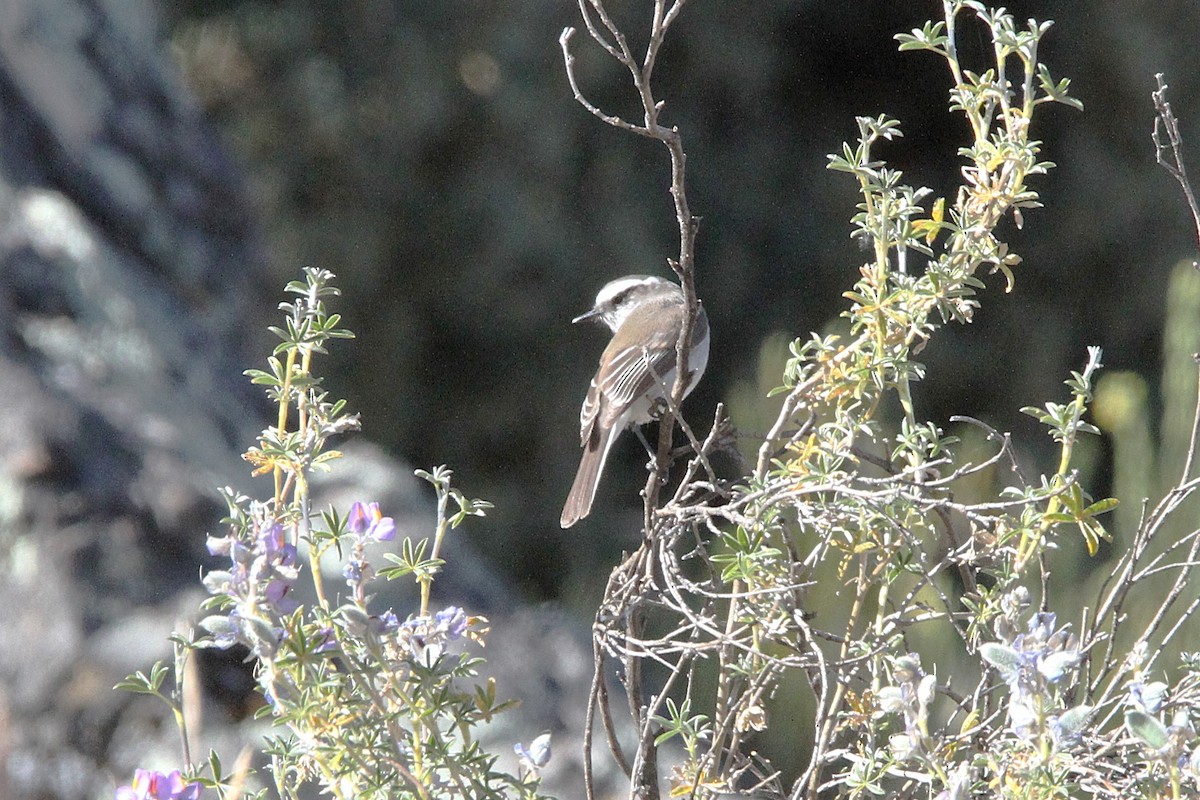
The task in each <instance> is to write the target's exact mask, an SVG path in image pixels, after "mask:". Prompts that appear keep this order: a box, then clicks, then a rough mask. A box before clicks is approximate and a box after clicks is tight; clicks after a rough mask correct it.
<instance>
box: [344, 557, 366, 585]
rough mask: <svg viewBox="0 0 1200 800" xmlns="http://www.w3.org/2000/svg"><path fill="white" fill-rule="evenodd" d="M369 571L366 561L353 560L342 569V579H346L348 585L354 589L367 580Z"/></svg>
mask: <svg viewBox="0 0 1200 800" xmlns="http://www.w3.org/2000/svg"><path fill="white" fill-rule="evenodd" d="M369 569H370V568H369V567H368V566H367V563H366V562H365V561H360V560H359V559H357V558H352V559H350V560H349V561H347V562H346V566H344V567H342V577H344V578H345V579H346V583H347V584H349V585H350V587H351V588H354V587H356V586H358V585H359V584H361V583H362V582H363V581H365V580H366V579H367V572H368V571H369Z"/></svg>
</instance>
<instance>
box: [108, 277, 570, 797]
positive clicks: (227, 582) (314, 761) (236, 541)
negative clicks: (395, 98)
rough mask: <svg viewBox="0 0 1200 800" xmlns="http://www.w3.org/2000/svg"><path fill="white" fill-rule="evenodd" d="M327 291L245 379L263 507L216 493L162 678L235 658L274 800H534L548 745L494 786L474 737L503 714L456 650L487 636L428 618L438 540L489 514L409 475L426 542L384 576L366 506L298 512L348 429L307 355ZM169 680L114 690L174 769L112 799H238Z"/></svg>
mask: <svg viewBox="0 0 1200 800" xmlns="http://www.w3.org/2000/svg"><path fill="white" fill-rule="evenodd" d="M332 278H333V275H332V274H331V273H329V272H327V271H325V270H321V269H315V268H308V269H306V270H305V271H304V280H303V281H301V282H294V283H292V284H290V285H289V286H288V287H287V290H288V292H290V293H292V294H293V295H294V296H295V299H294V300H292V301H291V302H286V303H283V304H282V305H281V306H280V307H281V309H282V310H283V311H284V312H285V318H284V325H283V327H280V328H272V329H271V330H272V331H274V332H275V333H276V334H277V335H278V336H279V338H280V340H281V341H280V344H279V345H278V346H277V347H276V349H275V352H274V354H273V355H272V356H271V358H270V359H269V360H268V368H267V369H266V370H251V371H249V372H248V373H247V374H248V375H249V377H250V378H251V380H252V381H253V382H254V383H255V384H258V385H260V386H263V387H264V388H265V389H266V392H267V395H268V396H269V397H270V399H271V400H272V401H274V402H275V403H276V405H277V407H278V416H277V420H276V424H275V425H273V426H272V427H270V428H268V429H267V430H265V431H263V433H262V435H261V436H260V437H259V440H258V442H257V443H256V444H255V445H254V446H253V447H251V448H250V449H249V450H248V451H247V452H246V454H245V458H246V460H247V461H248V462H250V464H252V465H253V467H254V472H255V473H256V474H260V475H269V476H270V478H271V486H272V487H273V492H272V494H271V495H270V496H269V497H267V498H265V499H252V498H250V497H248V496H246V495H244V494H241V493H240V492H237V491H234V490H233V489H228V488H227V489H224V490H223V491H222V494H223V496H224V498H225V502H226V504H227V505H228V509H229V514H228V517H227V518H226V519H225V520H224V521H223V524H224V525H225V529H224V533H223V535H221V536H209V539H208V549H209V552H210V553H212V554H213V555H214V556H218V557H221V558H225V559H227V566H226V567H225V568H224V569H218V570H212V571H209V572H208V573H207V574H206V575H205V576H204V586H205V588H206V589H207V590H208V592H209V594H210V595H211V596H210V597H209V599H208V600H207V601H206V602H205V603H204V609H205V610H206V611H207V612H209V613H208V616H206V617H204V618H203V619H202V620H201V621H200V629H201V630H202V631H203V633H202V634H201V635H199V636H194V637H189V636H185V635H182V634H180V635H177V636H176V637H175V648H176V663H175V670H174V672H175V675H176V680H177V681H178V680H179V676H182V675H183V674H184V669H183V662H184V661H185V660H186V658H187V657H188V654H189V653H190V652H191V651H192V650H194V649H195V648H204V647H215V648H228V647H231V646H234V645H240V646H243V647H245V648H246V649H247V650H248V651H249V653H250V656H251V657H252V658H253V660H254V674H255V677H256V679H257V682H258V690H259V692H260V693H261V694H262V697H263V698H264V700H265V704H264V705H263V707H262V710H261V712H260V714H261V715H262V716H266V717H269V718H270V719H271V721H272V723H273V726H274V727H273V730H274V731H276V732H275V733H274V734H273V735H271V736H270V737H269V739H268V741H267V744H266V747H265V751H266V753H267V754H268V755H269V756H270V772H271V775H272V777H273V779H274V786H275V790H276V792H277V794H278V796H279V797H281V798H294V797H298V796H299V794H300V792H301V791H302V788H303V787H304V786H305V785H308V784H314V785H316V786H317V787H319V788H320V789H321V790H322V791H323V792H324V793H326V794H328V795H330V796H333V797H337V798H422V800H424V799H426V798H444V797H479V798H499V797H505V798H531V799H532V798H536V797H538V796H539V794H538V784H539V782H540V770H541V768H542V767H544V766H545V765H546V763H547V761H548V760H549V757H550V746H549V739H548V737H546V736H541V737H538V738H537V739H535V740H534V741H533V742H532V743H531V745H530V747H529V748H526V747H524V746H523V745H521V744H517V745H515V749H516V751H517V755H518V756H519V763H520V775H518V776H514V775H510V774H507V773H505V772H502V771H500V770H498V769H497V766H496V764H497V755H496V754H493V753H490V752H488V751H486V750H485V749H484V748H483V747H482V746H481V745H480V743H479V741H478V739H477V737H476V731H477V729H478V728H479V726H481V725H485V724H487V722H489V721H490V720H491V719H492V718H493V717H494V716H495V715H496V714H498V713H500V712H502V711H503V710H504V709H505V708H506V707H508V705H509V703H507V702H502V701H500V700H498V699H497V687H496V686H495V683H494V682H493V681H487V682H482V683H481V682H479V681H478V680H477V674H478V667H479V664H480V659H479V658H478V657H477V656H475V655H473V654H472V651H471V650H470V649H469V643H471V642H477V643H482V642H483V640H484V637H485V636H486V635H487V632H488V626H487V620H486V619H484V618H483V617H480V616H472V615H470V614H468V613H467V612H466V611H464V610H463V609H461V608H458V607H455V606H449V607H445V608H441V609H435V607H434V606H432V605H431V602H432V587H433V583H434V581H435V579H436V577H437V574H438V572H439V570H440V568H441V566H442V564H443V561H442V559H441V556H440V554H441V550H442V544H443V542H444V539H445V537H446V535H447V534H448V533H449V532H450V531H451V530H453V529H454V528H457V527H458V526H459V525H460V524H461V523H462V522H464V521H465V520H466V519H467V518H469V517H481V516H483V515H484V513H485V511H486V510H487V509H488V508H489V507H490V505H489V504H488V503H486V502H483V501H480V500H472V499H469V498H467V497H466V496H465V495H463V494H462V493H461V492H460V491H459V490H458V489H456V488H454V487H453V486H452V485H451V476H452V473H451V471H450V470H449V469H446V468H445V467H438V468H437V469H434V470H432V471H431V472H426V471H424V470H420V471H418V473H417V474H418V475H419V476H420V477H422V478H423V479H425V480H426V481H428V482H429V483H430V484H432V486H433V489H434V491H435V493H436V495H437V516H436V520H435V525H434V533H433V536H432V537H431V538H428V539H422V540H420V541H412V540H411V539H407V538H406V539H404V540H403V541H402V542H400V543H399V548H398V549H399V553H398V554H396V553H388V554H387V556H386V558H387V563H386V564H382V565H377V564H372V563H371V561H370V560H369V558H368V555H367V545H369V544H371V543H379V542H391V541H393V540H394V539H395V538H396V526H395V522H394V521H393V519H392V518H391V517H388V516H386V515H385V514H384V513H383V510H382V509H380V507H379V504H378V503H376V502H372V501H369V500H364V501H361V502H356V503H354V504H353V505H352V506H351V507H350V508H349V509H348V510H347V511H346V512H345V513H341V512H339V511H338V510H337V509H334V508H329V509H326V510H323V511H321V512H320V513H316V512H314V510H313V509H312V506H311V502H312V501H311V497H310V494H309V482H310V477H311V475H312V474H313V473H314V472H315V471H317V470H324V469H328V468H329V467H330V465H331V464H332V463H333V462H334V461H336V460H337V459H338V458H339V457H340V455H341V454H340V453H338V452H337V451H336V450H332V449H329V447H328V445H329V441H330V439H331V438H332V437H334V436H337V435H339V434H343V433H346V432H349V431H353V430H355V429H357V428H358V419H357V417H355V416H352V415H348V414H346V413H345V404H344V403H343V402H341V401H336V402H335V401H330V400H329V399H328V395H327V394H326V391H325V389H324V387H323V382H322V380H321V378H320V377H319V376H318V374H317V373H316V372H315V371H314V369H313V358H314V356H316V355H318V354H322V353H324V352H325V351H326V347H327V345H328V344H329V343H330V342H332V341H334V340H338V339H347V338H350V337H351V334H350V333H349V332H348V331H346V330H344V329H342V328H340V327H339V324H340V319H339V316H338V315H337V314H334V313H330V312H329V311H328V310H327V309H326V302H327V300H328V299H329V298H331V297H334V296H336V295H337V294H338V292H337V290H336V289H335V288H334V286H333V285H332V284H331V280H332ZM331 553H336V554H337V556H338V557H339V558H340V559H341V562H342V564H343V569H342V574H341V578H342V581H341V582H340V583H339V585H337V586H336V587H334V586H327V585H326V584H325V579H324V577H323V573H322V571H321V569H320V564H321V561H322V559H323V558H325V557H326V556H327V555H329V554H331ZM303 554H307V563H305V559H304V558H303ZM401 579H412V580H415V581H416V583H417V585H418V587H419V590H420V604H419V607H417V608H415V609H411V610H408V611H397V610H395V609H391V608H387V609H381V608H376V607H375V606H374V605H373V603H372V585H373V584H375V583H376V582H378V581H381V580H382V581H388V580H401ZM300 581H307V582H309V583H310V584H311V594H312V596H313V597H315V601H314V602H310V603H304V602H300V601H299V600H298V599H297V598H298V596H299V594H300V592H299V591H297V589H298V583H299V582H300ZM170 671H171V670H170V669H168V668H167V667H166V666H164V665H163V664H157V665H155V667H154V668H153V669H152V670H151V671H150V673H149V674H148V675H147V674H145V673H138V674H136V675H133V676H131V677H130V678H129V679H128V680H127V681H126V682H125V683H124V684H122V687H123V688H127V689H131V690H133V691H138V692H143V693H148V694H153V695H156V696H158V697H161V698H162V699H164V700H165V701H167V702H168V703H169V704H170V705H171V707H172V709H173V710H174V712H175V717H176V720H177V722H178V724H179V728H180V735H181V738H182V741H183V746H184V751H183V760H184V762H185V764H184V770H183V772H182V773H181V772H179V771H176V772H172V773H170V774H169V775H161V774H158V773H149V772H146V771H139V772H138V773H137V776H136V777H135V779H134V782H133V784H132V785H131V786H129V787H123V788H122V789H120V790H119V791H118V793H117V796H118V798H121V800H125V798H137V800H147V799H148V798H188V799H189V800H194V799H195V798H197V797H200V796H201V794H200V792H201V789H203V788H209V789H212V790H213V791H214V792H215V793H216V796H218V797H222V798H223V797H227V796H235V795H237V794H238V792H239V791H240V788H235V787H240V785H241V783H242V779H243V777H244V776H229V775H226V774H224V773H223V771H222V766H221V761H220V758H219V757H218V756H217V755H216V754H215V753H212V754H210V756H209V758H208V760H207V762H206V763H205V764H204V765H202V766H201V765H197V764H193V763H192V761H191V755H190V751H189V742H188V731H187V725H186V718H185V717H186V715H185V714H184V712H183V705H182V701H181V699H180V698H181V697H182V693H181V692H180V691H179V690H178V688H177V689H176V691H174V692H170V693H168V692H165V691H164V689H163V687H164V684H165V682H166V681H165V679H166V677H167V675H168V673H169V672H170ZM265 794H266V789H263V790H261V791H260V792H259V793H258V796H265Z"/></svg>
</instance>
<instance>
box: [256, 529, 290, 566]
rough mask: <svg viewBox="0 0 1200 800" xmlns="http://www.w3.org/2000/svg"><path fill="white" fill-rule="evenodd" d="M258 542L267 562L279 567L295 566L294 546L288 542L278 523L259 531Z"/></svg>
mask: <svg viewBox="0 0 1200 800" xmlns="http://www.w3.org/2000/svg"><path fill="white" fill-rule="evenodd" d="M258 542H259V545H260V546H261V549H262V553H263V555H265V556H266V557H267V561H269V562H271V563H272V564H274V565H276V566H281V567H290V566H293V565H295V563H296V546H295V545H294V544H291V543H289V542H288V540H287V535H286V534H285V533H284V530H283V526H282V525H280V524H279V523H278V522H274V523H272V524H271V525H268V526H267V527H266V528H264V529H263V530H262V531H260V532H259V534H258Z"/></svg>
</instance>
